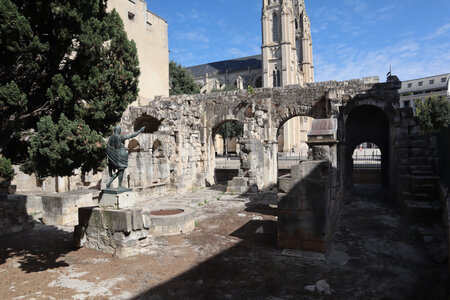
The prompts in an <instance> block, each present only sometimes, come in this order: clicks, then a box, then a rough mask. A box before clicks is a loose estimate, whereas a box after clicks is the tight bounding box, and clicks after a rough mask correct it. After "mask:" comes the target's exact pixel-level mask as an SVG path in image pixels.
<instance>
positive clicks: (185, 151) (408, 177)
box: [81, 76, 438, 251]
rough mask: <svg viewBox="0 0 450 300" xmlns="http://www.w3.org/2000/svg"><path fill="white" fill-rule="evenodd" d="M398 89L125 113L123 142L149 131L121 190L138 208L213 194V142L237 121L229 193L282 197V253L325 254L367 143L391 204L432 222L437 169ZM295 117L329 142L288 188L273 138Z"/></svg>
mask: <svg viewBox="0 0 450 300" xmlns="http://www.w3.org/2000/svg"><path fill="white" fill-rule="evenodd" d="M399 88H400V81H398V79H397V78H396V77H395V76H391V77H390V78H388V81H387V82H386V83H375V84H365V83H363V82H362V81H360V80H350V81H344V82H335V81H330V82H320V83H314V84H307V85H306V87H300V86H287V87H280V88H261V89H255V92H254V93H251V94H249V93H247V92H246V91H229V92H218V93H211V94H208V95H181V96H172V97H162V98H158V99H156V100H154V101H152V103H151V105H149V106H138V107H134V106H132V107H129V108H128V109H127V111H126V112H125V113H124V115H123V117H122V121H121V123H120V126H121V127H122V128H123V132H132V131H135V130H136V129H138V128H140V127H141V126H146V130H145V131H144V133H143V134H141V135H140V136H138V137H136V138H135V139H133V140H130V141H129V143H128V144H127V147H128V149H129V151H130V155H129V167H128V169H127V170H128V173H127V174H126V175H125V178H124V183H125V185H126V186H127V187H129V188H132V189H133V190H134V191H135V192H136V197H137V199H144V198H146V197H148V196H149V195H154V194H161V193H168V192H171V193H184V192H186V191H189V190H191V189H195V188H203V187H207V186H211V185H214V184H215V183H216V179H215V172H214V170H215V149H214V143H213V138H214V135H215V133H216V131H217V130H218V128H219V127H220V126H221V125H222V124H224V123H225V122H227V121H232V120H236V121H239V122H242V123H243V124H244V134H243V137H242V138H241V139H240V140H239V141H238V143H239V146H240V149H241V152H240V153H239V160H240V169H239V172H238V176H237V177H235V178H233V180H231V181H230V182H229V186H228V190H229V191H232V192H236V193H246V192H256V191H258V190H262V189H266V188H274V187H277V184H278V183H279V185H278V186H279V190H280V193H281V194H285V195H280V201H279V202H280V205H279V209H280V216H279V217H280V220H283V219H285V220H287V221H286V222H287V223H285V224H289V222H294V223H296V224H297V225H295V226H296V227H295V226H294V227H292V228H295V230H294V231H295V232H294V231H292V230H291V229H292V228H291V229H289V230H291V231H289V230H286V235H284V236H280V238H279V244H280V246H283V247H294V248H302V249H313V250H318V251H324V249H326V245H327V244H328V243H329V240H330V238H331V236H332V234H333V231H334V227H335V224H336V220H337V216H338V215H339V209H340V206H341V199H342V196H343V195H344V193H345V191H346V190H347V188H348V187H350V186H351V185H352V177H351V176H350V174H351V172H352V158H351V154H352V152H353V149H354V148H355V147H356V145H358V144H360V143H362V142H364V141H371V142H373V143H375V144H377V145H378V146H379V147H380V149H381V152H382V154H383V155H382V178H383V184H384V185H385V186H386V187H387V188H388V190H389V192H390V195H391V196H392V199H396V200H397V202H398V203H399V204H400V205H402V206H404V207H405V211H407V212H408V213H409V214H410V215H411V216H415V215H416V216H417V215H423V214H427V213H429V214H430V215H435V214H436V205H435V203H434V202H433V203H430V201H429V200H427V199H431V198H433V197H434V198H435V196H432V197H428V198H426V195H427V194H426V193H430V195H435V194H436V190H437V189H438V187H437V183H436V176H435V169H436V168H435V166H434V165H433V163H434V160H433V159H434V157H435V154H436V153H435V152H433V150H432V149H430V151H429V153H430V155H429V157H422V156H421V154H420V153H421V151H422V150H423V149H422V148H424V147H425V148H426V147H428V146H427V144H426V142H424V141H422V140H421V138H420V137H415V136H417V134H418V127H417V126H416V124H415V122H414V120H413V112H412V109H411V108H400V107H399V94H398V92H397V91H398V89H399ZM296 116H308V117H312V118H314V119H316V120H320V119H325V120H334V121H332V122H334V123H333V124H336V126H335V127H334V132H333V134H332V135H333V139H334V140H332V141H328V144H326V145H319V144H320V143H322V142H323V141H324V140H323V138H322V139H320V138H318V136H311V137H310V142H311V144H314V143H316V144H315V146H314V147H312V148H313V149H314V151H315V153H313V154H312V157H313V156H315V157H316V160H313V161H310V162H306V163H303V164H300V165H299V166H295V167H294V168H293V169H292V171H291V174H290V175H289V176H290V177H289V176H288V177H289V178H283V177H282V178H280V179H278V173H277V172H278V168H277V151H278V147H277V134H278V132H279V129H280V128H281V127H282V125H283V124H284V123H285V122H286V121H287V120H289V119H290V118H293V117H296ZM427 151H428V150H427ZM413 171H414V172H413ZM105 175H106V173H104V174H103V176H102V178H101V180H102V182H101V186H102V187H104V185H105V183H106V180H107V176H105ZM421 183H424V184H421ZM311 191H312V192H311ZM311 193H312V194H320V195H322V196H320V197H318V198H317V199H319V198H320V199H319V200H317V201H319V202H320V201H321V203H324V206H322V207H320V209H317V207H316V206H315V204H314V201H315V200H314V199H316V198H315V196H313V195H312V194H311ZM299 195H303V196H304V197H303V196H302V197H303V198H301V197H299ZM424 195H425V196H424ZM291 196H292V197H291ZM96 197H98V192H97V195H96V194H95V193H94V194H93V199H94V202H95V201H98V200H96ZM434 198H433V199H434ZM288 199H291V200H288ZM312 204H314V205H312ZM300 211H304V212H302V214H303V215H304V216H305V218H304V219H303V220H300V219H299V218H298V216H299V212H300ZM294 212H295V213H294ZM93 213H94V211H93ZM295 214H296V217H294V215H295ZM132 215H133V214H132ZM290 215H292V218H291V217H289V216H290ZM308 215H309V216H308ZM126 218H128V217H126ZM81 219H83V218H81ZM127 220H128V219H127ZM132 220H133V219H131V221H130V222H133V221H132ZM83 222H84V221H83ZM127 222H128V221H127ZM127 224H128V223H127ZM143 224H144V223H143ZM280 224H283V221H281V222H280ZM128 225H129V224H128ZM128 225H127V226H128ZM130 226H132V225H130ZM127 228H128V227H127ZM310 229H311V230H310ZM127 230H128V229H127ZM140 230H148V229H147V228H145V226H144V227H143V228H142V229H140ZM111 234H112V232H111ZM112 235H114V234H112ZM309 242H317V243H309ZM305 245H309V246H305Z"/></svg>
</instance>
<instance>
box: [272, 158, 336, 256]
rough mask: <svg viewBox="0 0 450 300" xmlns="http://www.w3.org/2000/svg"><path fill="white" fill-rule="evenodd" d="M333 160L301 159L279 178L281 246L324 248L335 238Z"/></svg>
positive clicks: (313, 249) (279, 237) (318, 249)
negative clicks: (287, 173) (333, 236)
mask: <svg viewBox="0 0 450 300" xmlns="http://www.w3.org/2000/svg"><path fill="white" fill-rule="evenodd" d="M331 169H332V168H331V164H330V162H328V161H318V160H315V161H302V162H301V163H300V164H299V165H295V166H292V168H291V174H290V175H285V176H282V177H280V178H279V183H278V189H279V191H280V192H281V193H280V194H279V195H278V246H279V247H282V248H291V249H301V250H307V251H316V252H325V251H326V249H327V246H328V244H329V242H330V240H331V238H332V234H333V232H332V224H331V223H332V222H331V218H330V211H329V206H330V203H331V182H332V178H331V176H332V175H331V173H332V172H331Z"/></svg>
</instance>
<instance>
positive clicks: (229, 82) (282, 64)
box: [187, 0, 314, 154]
mask: <svg viewBox="0 0 450 300" xmlns="http://www.w3.org/2000/svg"><path fill="white" fill-rule="evenodd" d="M261 27H262V45H261V54H259V55H254V56H250V57H243V58H236V59H230V60H224V61H218V62H212V63H207V64H203V65H198V66H192V67H188V68H187V69H188V70H189V71H190V72H191V73H192V74H193V75H194V77H195V80H196V82H197V83H198V84H199V85H200V86H201V93H203V94H207V93H210V92H211V91H219V90H223V89H226V88H230V87H231V88H236V89H246V88H247V86H252V87H254V88H260V87H269V88H271V87H282V86H287V85H300V86H304V85H305V84H307V83H313V82H314V65H313V51H312V39H311V23H310V20H309V17H308V15H307V13H306V9H305V1H304V0H263V3H262V12H261ZM310 125H311V119H310V118H306V117H298V118H295V119H291V120H289V121H287V122H286V124H285V126H284V127H283V129H282V130H281V132H280V135H279V139H278V148H279V151H280V152H294V151H295V152H300V153H301V154H304V153H305V151H306V149H307V146H306V144H305V143H304V141H305V140H306V135H307V131H308V130H309V128H310Z"/></svg>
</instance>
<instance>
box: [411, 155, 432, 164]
mask: <svg viewBox="0 0 450 300" xmlns="http://www.w3.org/2000/svg"><path fill="white" fill-rule="evenodd" d="M408 163H409V165H420V166H431V164H432V163H433V162H432V160H430V157H426V156H414V157H408Z"/></svg>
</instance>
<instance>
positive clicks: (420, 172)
mask: <svg viewBox="0 0 450 300" xmlns="http://www.w3.org/2000/svg"><path fill="white" fill-rule="evenodd" d="M411 174H412V175H414V176H435V175H436V173H435V172H434V171H424V170H412V171H411Z"/></svg>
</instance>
